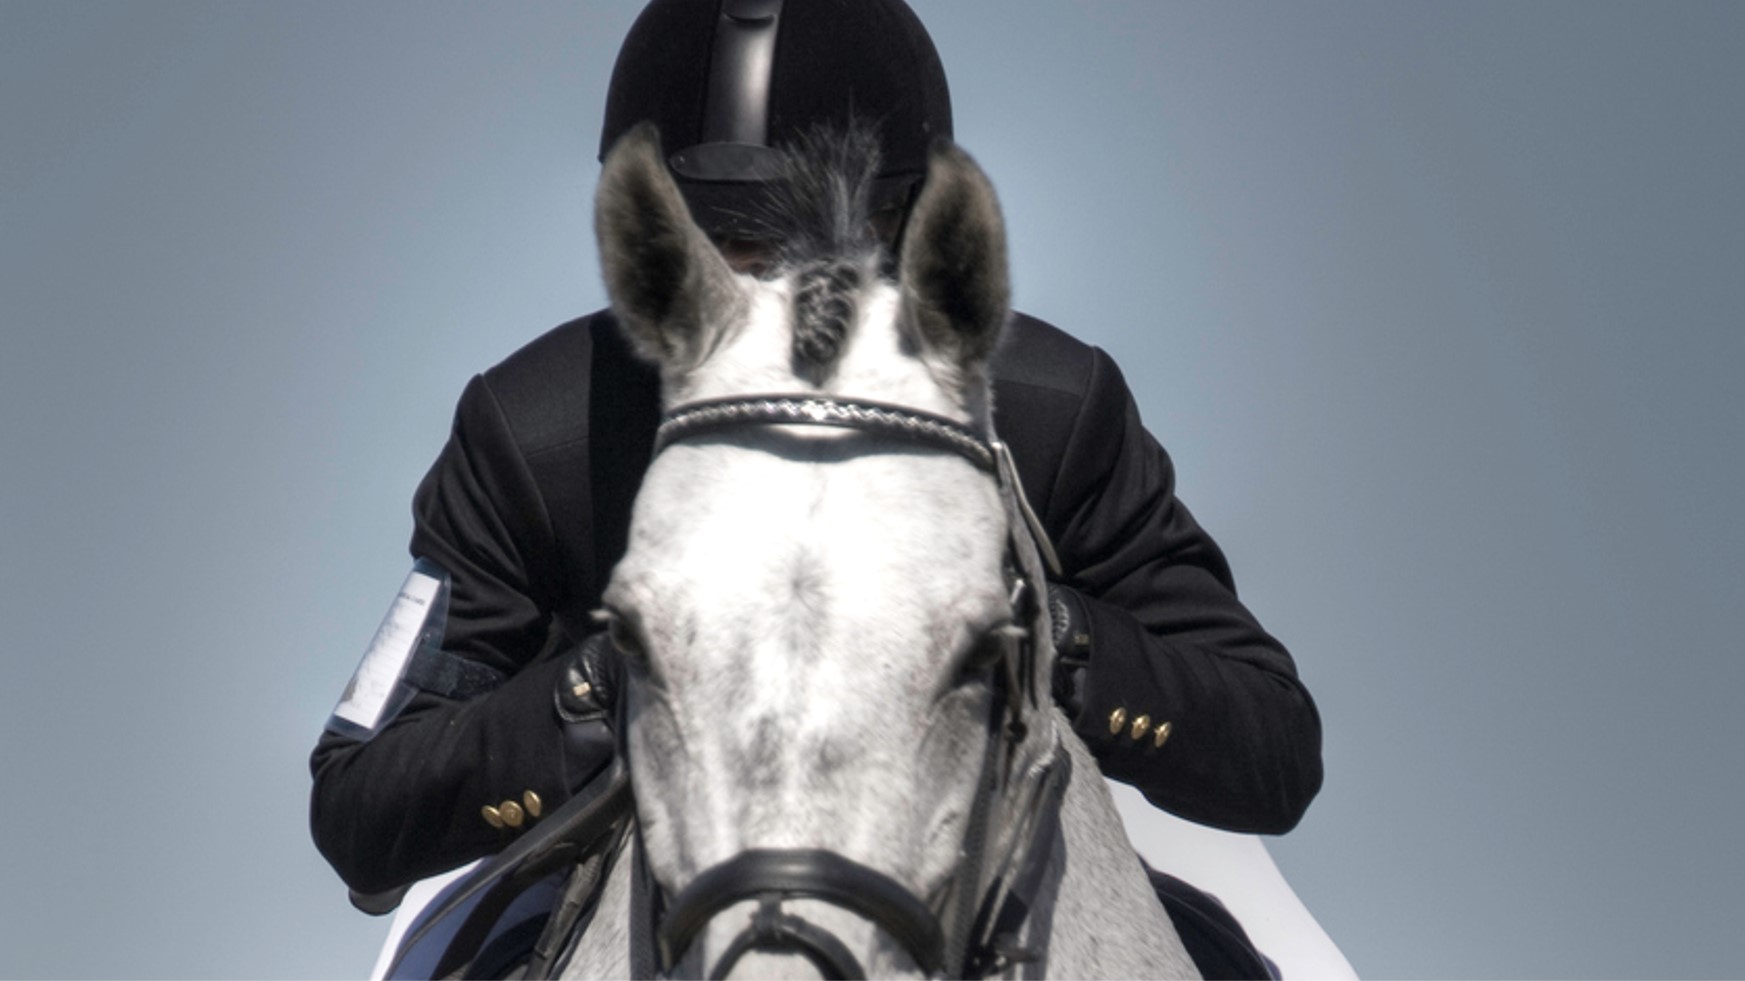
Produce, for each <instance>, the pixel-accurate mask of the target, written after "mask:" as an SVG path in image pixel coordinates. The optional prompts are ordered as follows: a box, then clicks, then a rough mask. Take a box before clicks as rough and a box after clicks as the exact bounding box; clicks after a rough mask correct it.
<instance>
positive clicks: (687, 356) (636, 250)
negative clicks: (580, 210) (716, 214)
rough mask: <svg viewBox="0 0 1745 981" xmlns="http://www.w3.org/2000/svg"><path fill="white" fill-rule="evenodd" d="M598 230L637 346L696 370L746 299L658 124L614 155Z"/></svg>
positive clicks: (599, 196)
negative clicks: (692, 203) (700, 218)
mask: <svg viewBox="0 0 1745 981" xmlns="http://www.w3.org/2000/svg"><path fill="white" fill-rule="evenodd" d="M594 235H595V237H596V238H597V239H598V240H599V244H600V265H601V270H602V272H603V274H604V276H605V280H606V292H607V294H608V295H609V296H611V298H612V312H613V313H614V314H616V315H617V318H618V323H619V324H620V325H621V326H622V327H623V328H624V332H625V334H626V336H628V337H629V339H630V342H631V344H632V346H634V347H635V348H636V350H637V352H638V353H640V354H641V355H642V356H643V357H645V358H648V359H649V360H651V361H654V362H656V363H658V364H660V365H661V366H662V367H663V368H665V369H671V370H675V371H680V372H683V371H688V370H689V369H691V368H694V367H696V366H697V364H699V363H700V362H701V361H702V359H703V356H704V355H705V354H706V353H707V352H708V351H709V349H710V348H711V347H712V346H713V342H714V334H715V332H717V331H718V330H719V329H720V327H719V325H721V324H723V323H726V322H727V321H728V320H729V319H730V315H731V314H732V312H733V310H734V309H736V307H737V305H738V304H739V303H741V302H743V299H742V294H741V291H740V288H739V285H738V282H737V280H736V277H735V276H734V274H733V270H732V269H731V268H729V267H728V265H727V260H725V259H723V258H722V257H721V253H720V252H718V251H716V249H715V246H714V245H712V244H711V243H710V242H709V238H708V236H706V235H704V234H703V230H702V229H700V228H698V227H697V224H696V222H694V221H692V220H691V212H690V209H689V208H687V207H686V206H685V199H684V198H683V197H682V196H680V194H679V188H678V185H676V184H674V183H673V179H672V175H670V174H668V173H667V169H666V163H665V162H664V161H663V160H662V159H661V150H660V135H659V133H658V132H657V131H656V130H655V127H654V124H652V123H643V124H641V125H638V126H637V127H635V128H634V129H632V130H630V131H629V132H628V133H625V134H624V136H623V137H621V138H620V139H619V140H618V142H617V143H616V144H615V145H613V147H612V152H611V153H610V154H608V155H607V156H606V164H605V166H604V167H603V168H602V169H601V171H600V187H599V190H598V192H596V194H595V195H594Z"/></svg>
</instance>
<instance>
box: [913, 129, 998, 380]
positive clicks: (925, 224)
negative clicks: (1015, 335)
mask: <svg viewBox="0 0 1745 981" xmlns="http://www.w3.org/2000/svg"><path fill="white" fill-rule="evenodd" d="M898 275H899V276H900V277H901V279H902V283H903V293H904V299H905V303H906V304H907V305H908V306H909V307H910V309H911V311H912V312H913V314H914V324H915V326H916V328H917V330H918V331H919V332H920V335H921V337H920V340H921V343H922V344H923V345H924V346H925V347H927V348H929V349H932V350H935V351H939V352H942V353H945V354H947V355H948V356H950V357H952V358H953V359H955V360H956V361H957V362H958V363H959V364H960V365H962V366H964V367H969V366H971V365H977V364H980V363H981V362H983V361H985V360H987V357H988V355H990V354H992V353H993V350H994V345H995V343H997V342H998V341H999V339H1000V330H1001V329H1002V328H1003V327H1004V326H1005V323H1006V315H1007V313H1008V312H1009V311H1010V309H1011V300H1012V291H1011V278H1010V273H1009V272H1008V270H1007V267H1006V223H1005V221H1004V219H1002V218H1001V217H1000V202H999V199H998V198H997V197H995V195H994V186H993V184H992V183H990V182H989V181H988V177H987V175H986V174H984V173H982V169H981V168H980V167H978V166H976V162H975V161H974V160H971V159H970V157H969V154H967V153H964V152H963V151H962V150H960V149H958V148H957V146H956V144H953V143H950V142H949V141H945V140H940V141H938V142H936V143H935V144H934V146H933V151H932V154H931V156H930V159H929V160H928V163H927V181H926V183H925V184H924V185H923V186H922V188H921V196H920V198H919V199H918V200H917V201H916V202H915V207H914V209H913V211H911V212H910V214H909V224H908V228H907V230H906V231H905V232H904V233H903V250H902V257H901V259H900V260H899V265H898Z"/></svg>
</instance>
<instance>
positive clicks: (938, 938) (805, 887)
mask: <svg viewBox="0 0 1745 981" xmlns="http://www.w3.org/2000/svg"><path fill="white" fill-rule="evenodd" d="M776 425H782V426H787V425H812V426H832V427H838V428H845V429H851V430H856V431H858V432H862V433H868V434H874V435H878V436H882V437H889V438H892V439H895V440H898V441H902V442H911V443H916V444H920V445H922V446H929V447H933V448H935V449H942V450H946V451H949V452H951V453H955V454H957V455H958V456H961V457H963V458H964V459H966V460H968V461H969V462H970V463H972V464H974V465H975V466H976V467H977V469H979V470H981V471H983V472H984V473H987V474H988V475H990V476H991V477H992V478H993V479H994V480H995V481H996V483H998V485H999V487H1000V495H1001V498H1002V500H1003V501H1004V503H1005V508H1006V511H1007V518H1008V521H1007V524H1008V527H1009V528H1010V532H1009V535H1008V546H1007V563H1006V565H1007V579H1008V584H1009V586H1010V589H1011V593H1010V595H1011V603H1012V607H1013V623H1014V624H1018V625H1020V626H1017V627H1011V626H1008V627H1007V628H1004V629H1003V630H1001V631H999V640H1000V642H1001V643H1002V644H1003V645H1004V651H1003V654H1002V656H1001V657H1000V658H999V660H998V662H996V664H995V665H994V670H993V671H992V678H991V681H990V686H991V688H992V689H993V691H994V695H995V704H994V706H993V709H992V710H991V711H990V713H989V716H988V738H987V742H986V750H985V752H984V756H983V761H982V767H981V774H980V777H979V780H978V785H977V788H976V795H975V798H974V802H973V804H972V805H971V810H970V817H969V823H968V829H967V831H966V833H965V839H964V843H963V845H962V848H961V851H960V855H959V859H960V860H959V862H958V864H957V872H956V874H955V876H954V878H953V880H952V881H951V882H950V884H949V885H948V886H947V888H946V889H945V890H944V892H943V894H942V899H941V900H940V902H939V908H937V909H936V908H935V907H934V906H933V905H932V904H929V903H928V902H926V901H925V900H923V899H922V898H921V897H919V896H916V895H915V894H914V893H913V892H912V891H911V890H910V889H909V888H908V887H907V886H904V885H903V884H902V883H900V882H897V881H896V880H895V879H892V878H891V877H889V876H887V875H885V874H884V873H882V872H879V871H877V870H876V869H873V868H870V867H868V866H866V865H863V864H861V863H859V862H856V861H854V860H852V859H849V858H847V857H845V856H842V855H839V854H836V853H834V852H829V851H824V850H819V849H751V850H747V851H744V852H741V853H740V854H738V855H736V856H734V857H733V858H730V859H728V860H727V861H725V862H722V863H720V864H718V865H715V866H713V867H711V868H708V869H705V870H704V871H703V872H702V873H701V874H699V875H698V876H697V877H696V878H695V879H694V880H692V881H691V882H690V883H689V884H688V885H687V886H686V887H685V888H684V889H682V890H681V891H679V892H678V893H677V894H676V895H674V896H671V897H669V898H668V899H667V901H666V903H665V911H664V914H658V915H657V924H656V925H655V927H654V938H655V943H656V948H657V949H656V960H655V964H654V965H652V966H654V967H655V968H656V969H657V970H658V971H659V973H660V974H662V975H666V974H668V973H670V972H671V971H672V970H673V968H674V967H675V966H676V965H677V963H678V962H679V960H680V958H682V957H683V956H684V954H685V952H686V951H687V950H689V948H690V947H691V945H692V943H693V942H694V941H695V940H696V939H697V937H698V936H699V935H700V934H701V933H702V931H703V929H704V928H705V927H706V926H707V925H708V923H709V922H710V920H711V919H713V918H714V917H715V916H716V914H718V913H720V912H722V911H723V910H725V909H727V908H728V907H730V906H733V905H735V904H737V903H742V902H747V901H751V902H755V903H757V910H756V912H755V913H753V914H752V917H751V923H750V924H749V925H748V926H747V927H746V928H745V929H744V930H742V931H741V932H740V933H739V934H738V936H736V937H735V938H734V939H733V940H732V941H731V942H730V943H729V944H728V946H727V949H726V950H725V951H723V952H722V954H721V955H720V957H719V959H718V960H717V961H716V963H715V965H714V966H713V968H712V969H711V970H710V972H709V975H710V977H724V976H725V975H726V974H727V972H728V971H730V970H732V968H733V966H734V964H735V963H737V962H738V960H739V959H740V958H741V957H742V956H744V955H745V954H746V953H749V952H751V951H754V950H757V951H766V952H769V951H779V952H792V953H797V954H799V955H801V956H804V957H806V958H808V959H809V960H811V961H812V963H813V964H814V965H815V966H817V968H818V969H819V971H820V972H822V973H823V974H824V975H825V976H826V977H833V978H859V977H865V974H866V972H865V969H864V968H863V967H862V965H861V964H860V963H859V961H857V960H856V959H855V957H854V955H853V953H852V952H851V951H849V949H848V947H847V945H845V944H844V943H843V942H842V941H841V940H840V939H838V938H837V937H836V936H834V935H833V934H831V933H830V932H829V931H827V930H824V929H822V928H820V927H818V926H817V925H815V924H813V923H811V922H809V921H807V920H805V919H804V918H802V917H800V916H797V915H794V914H793V913H791V912H788V911H787V910H786V909H784V907H783V903H784V902H786V901H787V900H791V899H799V898H805V899H811V900H819V901H823V902H826V903H829V904H832V905H835V906H838V907H841V908H843V909H846V910H849V911H850V912H853V913H855V914H857V915H859V916H861V917H863V918H864V919H866V920H869V921H871V922H872V923H874V924H876V925H877V926H878V927H879V928H880V929H881V930H883V931H884V932H885V933H886V934H887V935H888V936H890V937H891V938H892V939H893V940H895V941H896V942H897V943H898V944H900V945H901V946H902V947H903V948H904V949H905V950H906V951H907V952H908V953H909V955H910V956H911V957H912V958H913V959H914V961H915V963H916V965H918V966H919V967H920V968H921V969H922V970H923V971H925V972H926V973H927V974H928V975H929V976H934V977H938V976H943V975H950V976H957V977H977V976H986V975H989V974H994V973H998V972H1000V971H1002V970H1004V969H1006V968H1007V967H1009V966H1011V965H1012V964H1013V963H1016V962H1020V961H1025V960H1032V959H1035V958H1037V957H1038V956H1040V955H1039V953H1038V952H1036V951H1027V950H1021V949H1019V948H1018V946H1017V938H1018V937H1019V935H1020V932H1021V929H1022V927H1023V925H1024V922H1025V919H1026V917H1027V915H1028V912H1029V910H1030V908H1031V907H1032V906H1033V905H1034V902H1035V895H1036V891H1037V889H1038V887H1039V886H1040V884H1041V881H1042V878H1043V872H1044V871H1045V869H1046V867H1047V864H1048V859H1049V856H1050V855H1051V854H1052V853H1053V851H1054V845H1055V838H1056V836H1057V835H1058V834H1059V820H1060V804H1061V799H1062V797H1063V795H1064V793H1065V789H1066V783H1067V779H1068V777H1069V775H1070V769H1071V763H1070V761H1069V758H1068V757H1067V754H1066V753H1065V752H1064V751H1063V750H1062V748H1061V746H1060V744H1059V741H1058V738H1057V739H1056V741H1055V742H1054V743H1053V744H1052V745H1051V746H1049V747H1048V748H1047V751H1046V752H1044V753H1042V754H1041V757H1040V758H1039V759H1036V760H1034V761H1033V762H1032V761H1027V765H1026V766H1025V767H1023V769H1022V772H1016V771H1017V769H1018V767H1017V764H1018V761H1019V759H1020V754H1019V750H1020V748H1021V746H1022V745H1023V743H1024V740H1025V737H1026V736H1027V734H1028V731H1029V722H1028V721H1027V720H1028V718H1029V716H1030V714H1031V713H1032V712H1036V711H1044V710H1046V709H1047V706H1048V700H1049V698H1050V697H1051V696H1050V695H1049V692H1048V690H1047V689H1046V687H1042V688H1041V690H1040V691H1039V690H1038V689H1039V682H1038V678H1037V657H1038V650H1037V644H1038V638H1041V641H1040V642H1041V643H1047V642H1048V637H1049V632H1048V630H1047V629H1046V624H1045V620H1044V613H1043V607H1045V606H1046V602H1045V600H1044V599H1042V598H1041V597H1042V594H1041V593H1040V592H1039V590H1041V589H1042V588H1043V584H1044V582H1045V575H1046V572H1045V570H1044V563H1045V562H1046V563H1047V566H1048V568H1057V563H1056V561H1055V559H1054V554H1053V550H1052V548H1051V547H1050V546H1049V543H1048V538H1047V535H1046V534H1045V533H1044V531H1043V529H1042V526H1041V523H1040V522H1039V521H1038V520H1037V518H1036V515H1035V514H1034V512H1032V511H1031V509H1030V507H1029V504H1028V503H1027V502H1026V501H1025V500H1024V495H1023V490H1022V488H1021V486H1020V484H1019V481H1018V474H1017V468H1016V466H1015V464H1014V463H1013V461H1012V458H1011V454H1010V453H1009V452H1008V451H1007V449H1006V447H1005V445H1004V444H1003V443H1000V442H999V441H997V440H995V439H991V438H988V437H984V436H983V435H981V434H979V433H977V432H975V431H974V430H972V429H970V428H969V427H967V426H964V425H962V424H960V423H957V422H955V421H953V420H950V419H947V418H944V417H942V416H937V415H933V414H931V413H927V412H921V411H918V410H915V409H911V408H907V407H904V406H898V405H890V404H886V403H882V402H871V401H865V400H850V399H838V398H833V397H827V396H817V395H763V396H751V397H743V398H725V399H712V400H708V401H700V402H691V403H687V404H685V405H681V406H678V407H676V408H674V409H672V410H670V411H668V412H667V413H666V415H665V416H664V417H663V419H662V421H661V425H660V428H659V430H658V431H657V432H656V435H655V443H654V453H655V454H656V455H658V454H659V453H660V452H661V451H662V450H663V449H665V448H666V447H668V446H670V445H672V444H674V443H677V442H680V441H683V440H687V439H691V438H694V437H696V436H699V435H703V434H706V433H713V432H718V431H721V430H726V429H738V428H744V427H764V426H776ZM1014 792H1017V793H1022V794H1024V795H1025V799H1024V800H1023V801H1021V802H1018V806H1017V807H1016V808H1015V810H1016V813H1017V815H1018V817H1017V820H1016V826H1015V827H1014V828H1013V829H1011V832H1010V833H1009V834H1007V835H1005V836H1003V837H1002V836H1001V835H1000V834H998V833H997V832H998V830H999V829H998V828H997V827H995V814H994V810H995V807H994V805H995V803H996V802H997V801H999V800H1001V799H1002V798H1005V797H1007V796H1008V795H1011V794H1013V793H1014ZM996 843H1001V844H1003V847H1001V848H1000V849H999V854H990V850H991V849H993V848H994V846H995V845H996ZM637 855H638V856H639V858H638V861H639V862H640V861H641V859H640V855H641V850H640V847H638V849H637ZM639 874H641V875H646V869H643V870H641V871H639ZM984 884H985V885H984ZM657 891H658V890H657ZM652 913H653V911H652V910H651V914H652Z"/></svg>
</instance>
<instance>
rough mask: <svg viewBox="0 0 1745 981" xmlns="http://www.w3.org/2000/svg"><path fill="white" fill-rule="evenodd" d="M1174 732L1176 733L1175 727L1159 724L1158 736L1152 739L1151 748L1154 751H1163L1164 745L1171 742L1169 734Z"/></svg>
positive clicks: (1166, 723)
mask: <svg viewBox="0 0 1745 981" xmlns="http://www.w3.org/2000/svg"><path fill="white" fill-rule="evenodd" d="M1173 731H1175V726H1174V725H1172V724H1170V723H1168V722H1159V723H1158V724H1157V735H1155V736H1152V737H1151V747H1152V748H1153V749H1162V748H1163V744H1164V743H1167V742H1169V734H1170V733H1171V732H1173Z"/></svg>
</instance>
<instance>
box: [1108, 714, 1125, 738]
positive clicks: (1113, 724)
mask: <svg viewBox="0 0 1745 981" xmlns="http://www.w3.org/2000/svg"><path fill="white" fill-rule="evenodd" d="M1126 724H1127V710H1126V709H1124V708H1117V709H1115V711H1113V712H1110V713H1109V735H1111V736H1114V735H1119V734H1120V732H1121V728H1122V727H1123V726H1125V725H1126Z"/></svg>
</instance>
